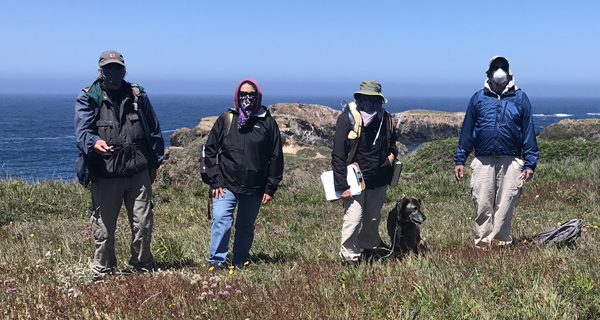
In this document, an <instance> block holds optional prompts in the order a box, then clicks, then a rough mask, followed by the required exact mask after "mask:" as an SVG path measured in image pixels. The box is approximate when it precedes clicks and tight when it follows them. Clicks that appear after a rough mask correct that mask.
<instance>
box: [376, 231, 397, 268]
mask: <svg viewBox="0 0 600 320" xmlns="http://www.w3.org/2000/svg"><path fill="white" fill-rule="evenodd" d="M397 232H398V226H396V230H394V241H392V248H391V249H390V253H388V254H387V255H386V256H383V257H381V258H379V260H377V262H381V261H383V259H386V258H388V257H389V256H391V255H392V253H394V248H396V233H397Z"/></svg>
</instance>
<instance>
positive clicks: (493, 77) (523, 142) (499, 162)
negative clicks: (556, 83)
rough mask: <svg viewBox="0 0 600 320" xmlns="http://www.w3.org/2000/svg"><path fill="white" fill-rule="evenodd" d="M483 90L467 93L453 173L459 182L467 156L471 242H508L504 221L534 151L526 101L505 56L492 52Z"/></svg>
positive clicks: (531, 167) (529, 169)
mask: <svg viewBox="0 0 600 320" xmlns="http://www.w3.org/2000/svg"><path fill="white" fill-rule="evenodd" d="M486 74H487V79H486V81H485V86H484V88H483V89H481V90H479V91H478V92H477V93H475V94H474V95H473V97H472V98H471V101H470V102H469V106H468V107H467V112H466V113H465V120H464V122H463V126H462V130H461V133H460V140H459V142H458V147H457V148H456V156H455V157H454V161H455V163H456V167H455V168H454V176H455V178H456V180H458V181H460V178H462V176H463V171H464V164H465V161H466V160H467V157H468V156H469V154H470V153H471V151H472V150H473V148H474V149H475V159H474V160H473V162H472V163H471V169H472V176H471V196H472V198H473V203H474V204H475V210H476V211H477V219H476V220H475V246H476V247H478V248H486V247H487V246H489V245H490V244H491V243H492V241H497V243H498V244H500V245H505V244H509V243H511V242H512V237H511V236H510V223H511V220H512V213H513V210H514V208H515V204H516V202H517V199H518V198H519V196H520V195H521V188H522V187H523V181H527V180H529V179H531V177H532V176H533V170H535V167H536V164H537V160H538V156H539V150H538V146H537V140H536V137H535V130H534V126H533V118H532V115H531V104H530V103H529V99H528V98H527V95H526V94H525V92H523V91H522V90H521V89H519V88H517V86H516V85H515V79H514V77H513V75H512V72H511V71H510V69H509V65H508V60H506V59H505V58H503V57H493V58H492V59H491V61H490V64H489V67H488V70H487V71H486Z"/></svg>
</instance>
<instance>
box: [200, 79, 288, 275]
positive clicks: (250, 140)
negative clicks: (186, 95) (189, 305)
mask: <svg viewBox="0 0 600 320" xmlns="http://www.w3.org/2000/svg"><path fill="white" fill-rule="evenodd" d="M261 101H262V92H261V90H260V87H259V86H258V83H256V81H254V80H252V79H244V80H242V81H241V82H240V83H239V84H238V86H237V88H236V89H235V93H234V97H233V105H234V109H230V110H229V111H227V112H225V113H224V114H222V115H221V116H220V117H219V118H217V121H216V122H215V124H214V126H213V128H212V130H211V131H210V134H209V136H208V140H207V141H206V149H205V154H206V160H205V161H206V162H205V165H206V172H207V174H208V176H209V177H210V180H211V182H212V183H211V189H212V196H213V197H214V198H215V200H214V202H213V207H214V208H213V209H214V210H213V213H214V215H213V220H212V227H211V232H210V257H209V258H208V262H209V263H210V265H211V268H216V269H220V268H223V267H225V258H226V257H227V252H228V250H229V237H230V235H231V226H232V225H233V212H234V210H235V207H236V205H238V211H237V217H236V221H235V239H234V242H233V261H232V262H233V265H234V266H244V265H247V264H248V263H250V248H251V247H252V242H253V241H254V221H255V220H256V217H257V216H258V211H259V209H260V206H261V204H266V203H267V202H269V201H270V200H271V199H272V198H273V196H274V195H275V191H277V188H278V186H279V182H280V181H281V179H282V176H283V149H282V144H281V135H280V133H279V127H278V126H277V122H275V120H274V119H273V118H272V117H271V114H270V113H269V111H268V110H267V109H266V108H265V107H263V106H262V105H261ZM227 124H228V125H229V127H225V126H226V125H227Z"/></svg>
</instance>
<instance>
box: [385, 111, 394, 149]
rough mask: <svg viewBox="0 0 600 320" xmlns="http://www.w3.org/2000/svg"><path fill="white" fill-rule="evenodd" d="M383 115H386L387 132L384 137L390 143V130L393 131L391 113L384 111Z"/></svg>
mask: <svg viewBox="0 0 600 320" xmlns="http://www.w3.org/2000/svg"><path fill="white" fill-rule="evenodd" d="M383 116H384V117H386V116H387V119H388V120H387V132H386V133H385V137H386V139H387V140H386V141H387V143H388V144H389V143H390V139H391V138H392V132H394V119H392V115H391V114H390V113H389V112H387V111H385V112H384V115H383Z"/></svg>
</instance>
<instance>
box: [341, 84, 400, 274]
mask: <svg viewBox="0 0 600 320" xmlns="http://www.w3.org/2000/svg"><path fill="white" fill-rule="evenodd" d="M354 100H355V103H356V105H357V109H358V111H359V112H360V117H359V118H357V119H355V120H356V121H358V122H355V124H357V123H358V126H360V128H361V130H360V135H359V136H358V137H356V132H354V131H353V127H352V125H351V124H352V120H351V117H353V116H352V113H350V112H344V113H342V114H341V115H340V116H339V117H338V119H337V123H336V128H335V137H334V141H333V151H332V152H331V166H332V168H333V176H334V184H335V190H336V191H338V192H340V193H341V197H342V200H343V201H344V224H343V227H342V245H341V250H340V256H341V257H342V259H343V260H344V261H345V262H347V263H350V262H356V261H358V260H359V258H360V256H361V249H364V254H365V256H367V257H369V256H370V254H371V253H372V252H373V250H375V249H377V248H378V247H379V245H380V244H381V238H380V236H379V229H378V228H379V220H380V218H381V207H382V206H383V203H384V201H385V196H386V191H387V185H388V184H389V183H390V181H391V178H392V173H393V171H392V163H393V162H394V159H395V158H396V156H397V155H398V148H397V147H396V140H397V137H396V132H395V130H394V129H393V124H392V122H391V118H390V117H391V115H390V114H389V113H388V112H387V111H385V109H383V107H382V105H383V103H387V99H385V97H384V96H383V95H382V94H381V85H380V84H379V83H378V82H377V81H371V80H365V81H363V82H362V83H361V84H360V91H358V92H356V93H355V94H354ZM353 134H354V135H353ZM349 137H350V138H352V139H349ZM354 139H358V140H354ZM351 140H354V141H351ZM352 143H357V144H358V145H357V146H356V147H355V149H354V150H355V151H354V150H352V147H351V144H352ZM354 162H356V163H357V164H358V166H359V167H360V170H361V171H362V175H363V179H364V182H365V190H363V191H362V192H361V194H360V195H352V193H351V192H350V187H349V185H348V181H347V178H346V177H347V165H348V164H349V163H354ZM361 225H362V229H361Z"/></svg>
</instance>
